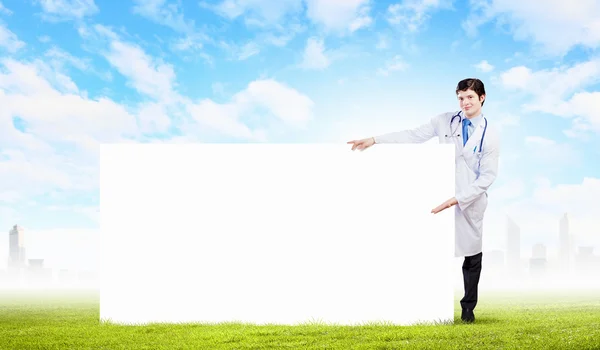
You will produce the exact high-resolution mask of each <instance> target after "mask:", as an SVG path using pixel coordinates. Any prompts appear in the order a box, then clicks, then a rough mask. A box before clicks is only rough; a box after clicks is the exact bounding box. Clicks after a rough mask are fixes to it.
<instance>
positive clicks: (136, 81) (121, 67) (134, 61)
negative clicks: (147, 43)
mask: <svg viewBox="0 0 600 350" xmlns="http://www.w3.org/2000/svg"><path fill="white" fill-rule="evenodd" d="M97 29H98V31H99V32H101V33H105V31H106V30H108V29H106V28H99V27H97ZM108 38H110V39H111V41H110V43H109V48H108V50H107V51H106V52H104V55H105V57H106V59H107V60H108V62H109V63H110V64H111V65H112V66H113V67H115V68H116V69H117V70H118V71H119V73H121V74H122V75H123V76H125V77H127V78H128V79H129V84H130V86H131V87H133V88H134V89H136V90H137V91H138V92H140V93H141V94H143V95H147V96H150V97H152V98H154V99H156V100H160V101H165V102H174V101H175V100H176V99H177V96H176V93H175V91H174V88H175V70H174V68H173V66H172V65H171V64H168V63H164V62H162V61H161V60H159V59H155V58H153V57H151V56H149V55H148V54H146V53H145V52H144V50H143V49H142V48H141V47H139V46H137V45H135V44H132V43H127V42H124V41H121V40H120V39H118V38H117V37H116V34H114V33H112V32H110V34H108Z"/></svg>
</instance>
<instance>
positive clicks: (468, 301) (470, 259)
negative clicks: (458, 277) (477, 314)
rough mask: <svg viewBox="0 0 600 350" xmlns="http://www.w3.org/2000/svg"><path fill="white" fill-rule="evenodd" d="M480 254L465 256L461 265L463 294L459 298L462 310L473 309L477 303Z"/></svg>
mask: <svg viewBox="0 0 600 350" xmlns="http://www.w3.org/2000/svg"><path fill="white" fill-rule="evenodd" d="M482 256H483V254H482V253H479V254H476V255H473V256H465V261H464V262H463V265H462V272H463V281H464V284H465V296H464V297H463V298H462V299H461V300H460V306H462V308H463V310H464V309H469V310H474V309H475V306H476V305H477V287H478V285H479V276H481V257H482Z"/></svg>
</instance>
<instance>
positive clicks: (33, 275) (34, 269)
mask: <svg viewBox="0 0 600 350" xmlns="http://www.w3.org/2000/svg"><path fill="white" fill-rule="evenodd" d="M27 280H28V281H30V282H34V283H50V282H52V269H48V268H44V259H29V266H28V267H27Z"/></svg>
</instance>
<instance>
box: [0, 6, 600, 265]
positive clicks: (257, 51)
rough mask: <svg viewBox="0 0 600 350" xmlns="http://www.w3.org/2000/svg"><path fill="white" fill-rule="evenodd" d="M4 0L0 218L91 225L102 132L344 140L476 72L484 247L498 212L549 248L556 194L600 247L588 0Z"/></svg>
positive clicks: (558, 210)
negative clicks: (489, 177)
mask: <svg viewBox="0 0 600 350" xmlns="http://www.w3.org/2000/svg"><path fill="white" fill-rule="evenodd" d="M0 4H1V5H0V106H1V108H0V123H1V125H0V227H4V228H5V229H6V230H8V229H9V228H10V227H11V226H12V225H13V224H15V223H18V224H20V225H22V226H23V227H25V228H26V229H27V230H28V232H31V235H32V236H35V235H43V234H47V232H68V233H69V234H77V232H86V234H90V232H96V231H94V230H95V229H97V228H98V225H99V223H98V206H99V188H98V165H99V164H98V145H99V144H100V143H103V142H121V141H135V142H279V143H280V142H345V141H347V140H350V139H354V138H362V137H368V136H371V135H374V134H380V133H386V132H390V131H395V130H399V129H403V128H409V127H413V126H417V125H419V124H420V123H423V122H425V121H426V120H427V119H428V118H430V117H431V116H433V115H435V114H438V113H441V112H445V111H451V110H456V109H457V108H458V104H457V100H456V96H455V94H454V89H455V86H456V83H457V82H458V81H459V80H461V79H463V78H465V77H473V76H475V77H479V78H480V79H482V80H483V81H484V82H485V83H486V89H487V93H488V98H487V100H486V104H485V106H484V113H485V115H486V116H487V117H488V119H489V120H490V122H491V123H494V125H495V126H496V127H498V128H499V129H500V130H501V132H502V145H503V148H502V157H501V158H502V160H501V171H500V175H499V177H498V180H497V182H496V183H495V184H494V186H493V190H492V192H491V194H492V197H491V198H492V199H491V204H490V207H489V209H488V216H487V219H486V220H487V223H486V230H487V231H486V240H485V243H484V245H485V248H486V249H488V250H489V249H505V227H506V215H510V216H511V217H512V218H513V219H514V220H515V221H516V222H517V223H518V224H519V225H520V226H521V230H522V231H521V234H522V238H523V248H522V256H524V257H527V256H529V255H530V253H531V248H530V247H531V245H532V244H534V243H538V242H539V243H544V244H546V245H548V247H549V252H550V253H552V249H554V248H555V245H556V243H557V241H558V220H559V219H560V217H561V216H562V214H563V213H564V212H569V214H570V215H571V217H572V222H571V228H572V233H573V234H574V235H575V241H574V245H575V248H576V246H579V245H594V246H595V247H596V251H597V253H598V250H600V240H599V239H598V238H597V237H598V236H599V233H600V232H598V229H597V227H600V225H599V224H600V222H599V221H598V218H597V214H596V212H595V211H594V210H593V208H594V207H597V198H598V196H599V195H600V165H598V164H600V162H599V161H598V160H599V159H600V142H599V138H598V133H599V132H600V117H599V116H600V102H598V101H600V56H599V55H598V53H599V50H598V48H599V46H600V21H599V20H598V18H600V4H599V3H598V2H597V1H593V0H589V1H586V0H582V1H578V2H576V3H572V4H570V5H569V8H568V9H565V8H563V7H564V6H563V3H562V2H561V1H546V2H544V6H543V7H542V6H539V5H535V4H534V2H525V1H522V0H470V1H458V0H455V1H451V0H403V1H402V0H398V1H377V2H375V1H368V0H331V1H325V0H281V1H277V2H275V1H267V0H219V1H210V2H209V1H206V2H203V1H196V0H194V1H182V0H180V1H167V0H164V1H163V0H134V1H100V0H25V1H23V0H0ZM567 10H568V11H567ZM445 199H446V198H440V201H443V200H445ZM432 204H435V205H437V204H438V203H432ZM49 230H53V231H49ZM65 234H66V233H65ZM0 244H6V243H5V242H4V241H2V242H0ZM32 244H33V243H32ZM0 249H2V251H0V254H4V253H3V252H4V251H5V250H6V249H4V248H2V246H1V245H0ZM40 254H41V253H40ZM1 256H2V255H0V257H1Z"/></svg>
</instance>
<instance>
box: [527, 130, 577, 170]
mask: <svg viewBox="0 0 600 350" xmlns="http://www.w3.org/2000/svg"><path fill="white" fill-rule="evenodd" d="M525 145H526V146H527V151H528V152H529V153H528V158H529V159H530V160H531V162H538V161H541V162H544V163H545V165H546V166H547V168H546V169H552V167H556V168H558V169H562V168H564V167H565V166H576V165H579V164H581V162H582V157H581V155H580V154H579V153H578V152H577V150H576V149H575V148H574V147H573V146H572V145H571V144H568V143H559V142H557V141H555V140H551V139H547V138H544V137H540V136H527V137H525Z"/></svg>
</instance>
